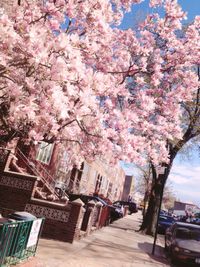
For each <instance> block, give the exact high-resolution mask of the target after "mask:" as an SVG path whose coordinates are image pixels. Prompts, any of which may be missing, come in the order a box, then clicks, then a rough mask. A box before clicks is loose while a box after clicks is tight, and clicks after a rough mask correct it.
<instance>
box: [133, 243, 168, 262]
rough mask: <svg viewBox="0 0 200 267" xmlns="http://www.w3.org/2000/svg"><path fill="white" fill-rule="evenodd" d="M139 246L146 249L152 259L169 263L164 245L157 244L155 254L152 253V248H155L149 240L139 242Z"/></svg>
mask: <svg viewBox="0 0 200 267" xmlns="http://www.w3.org/2000/svg"><path fill="white" fill-rule="evenodd" d="M138 247H139V248H140V249H141V250H143V251H145V252H146V253H147V254H148V255H149V257H150V258H151V259H153V260H155V261H157V262H159V263H165V264H169V262H168V260H167V259H166V257H165V254H164V249H163V247H161V246H159V245H156V249H155V253H154V255H152V248H153V244H152V243H149V242H143V243H138Z"/></svg>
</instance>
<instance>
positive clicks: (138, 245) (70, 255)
mask: <svg viewBox="0 0 200 267" xmlns="http://www.w3.org/2000/svg"><path fill="white" fill-rule="evenodd" d="M140 222H141V213H140V212H138V213H136V214H132V215H128V216H126V217H125V218H122V219H120V220H118V221H116V222H114V223H113V224H111V225H110V226H107V227H104V228H102V229H101V230H97V231H95V232H93V233H92V234H91V235H90V236H89V237H86V238H83V239H82V240H80V241H78V242H74V243H73V244H69V243H64V242H59V241H53V240H46V239H41V240H40V242H39V246H38V250H37V254H36V257H35V259H33V260H32V261H29V262H27V263H25V264H21V265H20V267H65V266H66V267H140V266H141V267H142V266H145V267H165V266H170V265H169V264H168V262H167V261H166V259H165V257H164V255H163V248H162V247H161V246H162V245H161V243H160V242H159V240H158V243H159V244H158V246H157V247H156V251H155V256H152V255H151V250H152V244H153V238H152V237H150V236H146V235H142V234H140V233H138V232H136V230H138V229H139V224H140Z"/></svg>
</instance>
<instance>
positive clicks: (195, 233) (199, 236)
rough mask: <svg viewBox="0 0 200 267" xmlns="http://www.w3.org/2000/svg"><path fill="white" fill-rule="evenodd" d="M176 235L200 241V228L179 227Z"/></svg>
mask: <svg viewBox="0 0 200 267" xmlns="http://www.w3.org/2000/svg"><path fill="white" fill-rule="evenodd" d="M176 237H177V238H180V239H191V240H197V241H200V230H198V229H188V228H178V229H177V230H176Z"/></svg>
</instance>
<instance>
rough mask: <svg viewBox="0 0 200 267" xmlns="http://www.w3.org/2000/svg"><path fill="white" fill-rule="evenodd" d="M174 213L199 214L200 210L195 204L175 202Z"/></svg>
mask: <svg viewBox="0 0 200 267" xmlns="http://www.w3.org/2000/svg"><path fill="white" fill-rule="evenodd" d="M173 210H174V213H176V214H178V215H179V214H180V213H184V212H185V213H197V212H200V208H199V207H198V206H197V205H195V204H193V203H185V202H181V201H175V202H174V208H173Z"/></svg>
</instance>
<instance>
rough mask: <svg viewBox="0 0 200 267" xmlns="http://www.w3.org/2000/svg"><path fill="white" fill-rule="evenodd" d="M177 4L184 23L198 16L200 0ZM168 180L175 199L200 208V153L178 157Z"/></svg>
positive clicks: (140, 11) (143, 8)
mask: <svg viewBox="0 0 200 267" xmlns="http://www.w3.org/2000/svg"><path fill="white" fill-rule="evenodd" d="M148 2H149V1H147V0H145V1H144V2H143V3H142V4H140V5H134V6H133V9H132V11H131V12H130V13H128V14H126V16H125V18H124V20H123V22H122V24H121V26H120V28H122V29H127V28H131V27H133V26H134V23H135V22H136V21H137V20H138V17H143V18H144V16H145V14H147V13H149V12H151V9H150V8H149V7H148ZM178 2H179V4H180V5H181V6H182V9H183V10H184V11H185V12H187V17H188V20H187V21H185V22H186V23H187V22H190V21H192V20H193V19H194V17H195V16H196V15H200V0H179V1H178ZM123 168H124V169H125V172H126V173H127V174H129V175H131V174H133V175H136V176H137V171H136V170H135V167H134V166H133V164H123ZM168 180H169V182H170V184H172V186H173V189H174V193H175V195H176V197H177V198H179V199H180V200H181V201H183V202H193V203H194V204H197V205H199V206H200V151H199V153H198V152H197V151H193V153H192V156H191V157H190V159H187V158H186V157H185V158H183V157H182V156H181V155H178V156H177V158H176V159H175V161H174V164H173V167H172V170H171V173H170V176H169V179H168Z"/></svg>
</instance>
